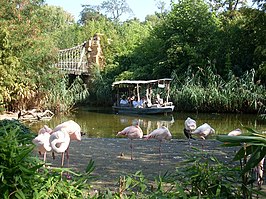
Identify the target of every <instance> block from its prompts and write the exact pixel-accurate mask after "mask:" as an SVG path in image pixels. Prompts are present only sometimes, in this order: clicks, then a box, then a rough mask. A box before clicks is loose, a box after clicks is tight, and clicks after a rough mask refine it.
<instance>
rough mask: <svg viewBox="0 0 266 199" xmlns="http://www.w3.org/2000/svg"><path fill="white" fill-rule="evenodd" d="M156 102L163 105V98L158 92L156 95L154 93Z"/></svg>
mask: <svg viewBox="0 0 266 199" xmlns="http://www.w3.org/2000/svg"><path fill="white" fill-rule="evenodd" d="M156 103H157V104H158V105H159V106H162V105H163V98H161V97H160V94H157V95H156Z"/></svg>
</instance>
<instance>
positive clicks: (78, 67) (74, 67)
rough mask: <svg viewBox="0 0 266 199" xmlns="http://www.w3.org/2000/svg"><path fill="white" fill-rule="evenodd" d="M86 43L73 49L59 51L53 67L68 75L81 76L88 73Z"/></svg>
mask: <svg viewBox="0 0 266 199" xmlns="http://www.w3.org/2000/svg"><path fill="white" fill-rule="evenodd" d="M85 45H86V42H84V43H83V44H80V45H78V46H75V47H73V48H69V49H64V50H59V52H58V60H57V63H56V64H55V67H57V68H59V69H60V70H63V71H66V72H67V73H68V74H74V75H81V74H86V73H88V60H87V57H86V48H85Z"/></svg>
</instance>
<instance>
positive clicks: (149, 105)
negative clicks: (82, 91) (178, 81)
mask: <svg viewBox="0 0 266 199" xmlns="http://www.w3.org/2000/svg"><path fill="white" fill-rule="evenodd" d="M171 80H172V79H170V78H164V79H156V80H122V81H116V82H113V84H112V88H113V90H114V92H115V102H114V105H113V106H112V108H113V111H114V112H115V113H120V114H139V115H142V114H145V115H153V114H167V113H172V112H173V111H174V108H175V106H174V105H173V103H172V102H170V101H169V92H170V82H171ZM132 98H133V99H132Z"/></svg>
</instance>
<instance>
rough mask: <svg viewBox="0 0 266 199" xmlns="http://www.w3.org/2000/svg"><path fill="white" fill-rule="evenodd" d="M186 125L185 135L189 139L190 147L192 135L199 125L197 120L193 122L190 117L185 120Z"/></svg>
mask: <svg viewBox="0 0 266 199" xmlns="http://www.w3.org/2000/svg"><path fill="white" fill-rule="evenodd" d="M184 124H185V128H184V134H185V136H186V137H187V138H188V143H189V145H191V143H190V139H193V138H192V135H191V133H192V131H193V130H195V129H196V128H197V123H196V121H195V120H193V119H191V118H190V117H188V118H187V119H186V120H185V123H184Z"/></svg>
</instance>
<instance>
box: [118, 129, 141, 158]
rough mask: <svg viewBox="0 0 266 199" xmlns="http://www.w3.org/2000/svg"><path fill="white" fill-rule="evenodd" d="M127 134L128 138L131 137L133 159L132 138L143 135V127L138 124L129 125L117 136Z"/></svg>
mask: <svg viewBox="0 0 266 199" xmlns="http://www.w3.org/2000/svg"><path fill="white" fill-rule="evenodd" d="M120 135H122V136H126V137H127V138H129V139H130V148H131V160H133V144H132V140H133V139H140V138H142V137H143V132H142V129H141V128H140V126H139V125H138V124H136V125H132V126H128V127H126V128H124V129H123V130H122V131H119V132H118V133H117V135H116V136H120Z"/></svg>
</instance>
